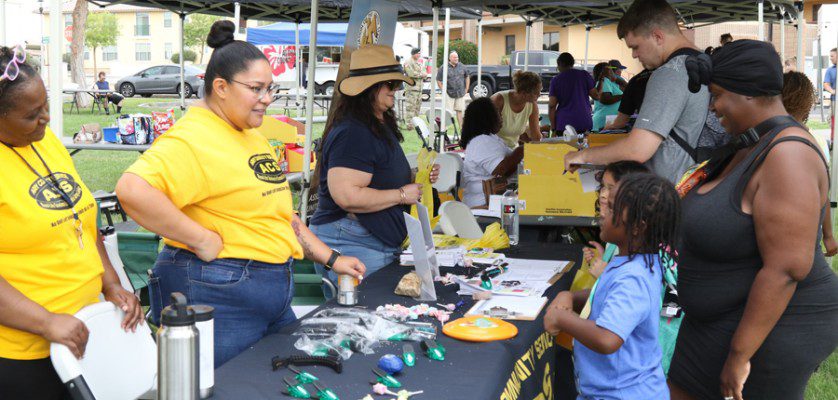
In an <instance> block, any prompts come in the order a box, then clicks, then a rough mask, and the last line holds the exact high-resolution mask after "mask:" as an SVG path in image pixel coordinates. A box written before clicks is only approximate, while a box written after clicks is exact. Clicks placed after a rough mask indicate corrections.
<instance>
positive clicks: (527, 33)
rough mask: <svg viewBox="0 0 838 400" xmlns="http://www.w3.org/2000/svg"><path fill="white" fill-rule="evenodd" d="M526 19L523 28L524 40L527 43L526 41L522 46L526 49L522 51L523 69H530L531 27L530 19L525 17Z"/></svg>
mask: <svg viewBox="0 0 838 400" xmlns="http://www.w3.org/2000/svg"><path fill="white" fill-rule="evenodd" d="M526 21H527V25H526V27H525V28H524V40H526V41H527V43H526V46H524V49H525V50H526V51H525V52H524V71H529V70H530V30H531V29H532V20H531V19H527V20H526Z"/></svg>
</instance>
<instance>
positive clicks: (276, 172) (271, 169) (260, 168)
mask: <svg viewBox="0 0 838 400" xmlns="http://www.w3.org/2000/svg"><path fill="white" fill-rule="evenodd" d="M247 163H248V164H249V165H250V168H252V169H253V173H254V174H256V179H258V180H260V181H263V182H268V183H276V184H280V183H284V182H285V174H283V173H282V170H281V169H280V168H279V165H278V164H277V163H276V158H274V157H273V156H271V155H270V154H268V153H262V154H256V155H254V156H252V157H250V160H248V162H247Z"/></svg>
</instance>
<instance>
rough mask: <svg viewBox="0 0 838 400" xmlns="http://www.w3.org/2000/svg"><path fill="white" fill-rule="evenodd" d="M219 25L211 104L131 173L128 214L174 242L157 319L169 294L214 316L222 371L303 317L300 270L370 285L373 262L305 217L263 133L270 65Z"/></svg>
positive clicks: (210, 73) (163, 267) (155, 307)
mask: <svg viewBox="0 0 838 400" xmlns="http://www.w3.org/2000/svg"><path fill="white" fill-rule="evenodd" d="M233 30H234V26H233V23H232V22H230V21H218V22H216V23H214V24H213V26H212V29H211V31H210V34H209V36H208V37H207V44H208V45H209V46H210V47H212V48H214V49H215V50H214V51H213V53H212V57H211V58H210V61H209V64H208V65H207V71H206V75H205V88H206V95H205V99H204V100H203V101H201V102H198V103H197V104H196V105H195V106H193V107H191V108H190V109H189V111H187V112H186V114H185V115H184V116H183V118H181V119H180V120H179V121H178V122H177V123H176V124H175V125H174V126H173V127H172V129H171V130H169V131H168V132H166V134H165V135H163V136H161V137H160V138H158V139H157V140H156V141H155V143H154V146H152V147H151V149H150V150H149V151H147V152H146V153H145V154H144V155H143V156H142V157H141V158H140V159H139V160H137V162H136V163H135V164H134V165H132V166H131V167H130V168H129V169H128V170H127V171H126V173H125V174H124V175H123V176H122V178H121V179H120V180H119V183H118V184H117V188H116V192H117V195H118V196H119V199H120V202H121V203H122V205H123V206H124V207H125V210H126V211H127V212H128V214H129V215H130V216H131V217H132V218H134V220H136V221H137V222H138V223H139V224H140V225H142V226H143V227H145V228H146V229H148V230H150V231H152V232H155V233H157V234H159V235H161V236H163V237H164V238H165V243H166V247H165V248H164V250H163V251H162V252H161V253H160V255H159V256H158V258H157V263H156V264H155V266H154V269H153V270H152V277H151V279H150V281H149V285H150V288H151V290H150V291H151V306H152V316H153V318H155V319H157V318H159V317H160V311H161V309H162V307H163V306H165V305H166V304H168V299H169V294H170V293H172V292H182V293H184V294H185V295H186V296H187V298H188V300H189V302H190V303H191V304H206V305H210V306H213V307H214V308H215V314H214V316H215V365H216V366H220V365H221V364H223V363H225V362H226V361H228V360H230V359H231V358H233V357H234V356H236V355H237V354H239V353H240V352H242V351H243V350H245V349H246V348H248V347H249V346H251V345H252V344H253V343H255V342H257V341H258V340H259V339H261V338H262V337H263V336H265V335H267V334H270V333H275V332H277V331H279V329H280V328H282V327H283V326H285V325H288V324H290V323H292V322H294V321H295V320H296V317H295V315H294V312H293V311H292V310H291V307H290V304H291V299H292V297H293V288H294V286H293V280H292V279H293V276H292V273H291V267H292V264H293V261H294V259H299V258H302V257H303V255H305V256H306V257H307V258H309V259H311V260H313V261H315V262H317V263H321V264H325V265H328V266H330V267H331V268H332V269H333V270H334V271H335V272H337V273H339V274H349V275H352V276H356V277H361V275H362V274H363V273H364V272H365V267H364V265H363V263H361V262H360V261H358V259H356V258H354V257H345V256H340V254H339V253H337V252H335V251H333V250H331V249H329V247H328V246H326V245H325V244H323V242H321V241H320V240H319V239H318V238H317V237H316V236H315V235H314V234H313V233H311V231H310V230H309V229H308V227H306V225H305V224H304V223H303V222H302V221H301V220H300V219H299V218H298V217H297V216H296V215H295V214H294V212H293V205H292V200H291V191H290V189H289V187H288V182H287V181H286V178H285V175H284V174H283V173H282V171H281V170H280V169H279V166H278V165H277V162H276V157H275V156H274V155H272V153H273V149H272V148H271V146H270V145H269V144H268V141H267V139H265V137H264V136H262V135H261V134H260V133H259V132H258V131H256V130H255V129H254V128H258V127H259V126H260V125H261V124H262V118H263V117H264V115H265V109H266V108H267V107H268V105H270V103H271V101H272V97H271V95H272V91H273V85H272V78H273V76H272V74H271V67H270V64H269V63H268V60H267V58H265V56H264V55H263V54H262V53H261V52H260V51H259V50H258V49H257V48H256V47H255V46H253V45H252V44H249V43H246V42H242V41H238V40H234V39H233Z"/></svg>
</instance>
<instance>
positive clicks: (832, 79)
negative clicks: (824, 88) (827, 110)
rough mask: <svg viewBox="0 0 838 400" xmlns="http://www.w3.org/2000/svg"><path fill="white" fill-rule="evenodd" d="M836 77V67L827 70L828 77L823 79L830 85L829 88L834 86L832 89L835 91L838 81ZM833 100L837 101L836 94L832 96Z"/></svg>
mask: <svg viewBox="0 0 838 400" xmlns="http://www.w3.org/2000/svg"><path fill="white" fill-rule="evenodd" d="M836 75H838V74H836V68H835V65H833V66H831V67H829V68H827V69H826V76H824V78H823V81H824V83H829V86H832V88H833V89H835V83H836V80H838V79H836V78H838V76H836ZM831 98H832V100H835V95H834V94H833V95H831Z"/></svg>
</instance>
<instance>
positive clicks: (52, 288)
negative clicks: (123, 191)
mask: <svg viewBox="0 0 838 400" xmlns="http://www.w3.org/2000/svg"><path fill="white" fill-rule="evenodd" d="M33 145H34V147H35V148H36V149H37V151H38V154H40V155H41V157H43V158H44V161H45V162H46V164H47V165H48V166H49V169H50V170H52V173H53V176H54V177H56V178H57V180H58V184H59V187H60V188H61V189H62V190H64V192H66V193H67V194H69V196H70V199H71V200H72V201H73V202H74V205H75V208H76V211H77V212H78V213H79V217H80V218H81V221H82V229H83V232H84V233H83V235H82V239H83V240H84V248H83V249H80V248H79V241H78V237H77V236H76V230H75V222H74V220H73V212H72V210H71V209H68V208H67V203H66V202H65V201H64V200H63V199H62V198H61V196H60V195H58V194H57V192H56V189H55V188H54V187H53V186H52V185H49V184H47V182H48V181H45V180H43V179H39V178H38V177H37V176H36V175H35V174H34V173H33V172H32V171H31V170H30V169H29V167H27V166H26V164H25V163H24V162H23V161H22V160H21V159H20V157H18V156H17V155H15V153H14V152H13V151H12V150H11V149H9V148H8V147H7V146H6V145H3V144H0V166H2V170H3V177H2V178H1V179H2V184H0V276H2V277H3V279H5V280H6V281H7V282H9V284H11V285H12V286H14V287H15V288H16V289H17V290H19V291H20V292H21V293H23V294H24V295H25V296H26V297H28V298H29V299H31V300H32V301H34V302H36V303H38V304H40V305H42V306H44V307H45V308H46V309H47V310H49V311H50V312H54V313H67V314H74V313H76V312H77V311H78V310H79V309H81V308H82V307H84V306H86V305H88V304H91V303H96V302H98V301H99V299H98V295H99V293H101V291H102V273H103V269H102V260H101V259H100V258H99V253H98V251H97V250H96V234H97V229H96V200H94V199H93V196H92V195H91V194H90V191H89V190H88V189H87V187H86V186H84V183H82V181H81V178H80V177H79V174H78V172H76V168H75V167H74V166H73V160H72V159H71V158H70V154H69V153H67V149H66V148H64V145H62V144H61V141H60V140H58V138H57V137H56V136H55V134H53V133H52V131H51V130H50V129H49V128H47V133H46V136H45V137H44V139H43V140H41V141H40V142H37V143H34V144H33ZM15 150H17V152H18V153H20V155H21V156H23V158H25V159H26V161H27V162H28V163H29V165H31V166H32V167H33V168H35V170H36V171H38V173H39V174H40V175H41V176H43V177H44V178H47V175H48V174H49V173H48V172H47V169H46V168H45V167H44V164H43V163H42V162H41V160H40V159H38V156H37V155H36V154H35V152H34V151H32V148H31V147H28V146H27V147H16V148H15ZM48 356H49V342H47V341H46V340H44V339H43V338H42V337H40V336H37V335H34V334H31V333H28V332H23V331H19V330H16V329H12V328H9V327H5V326H3V325H0V357H2V358H11V359H16V360H33V359H38V358H45V357H48Z"/></svg>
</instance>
